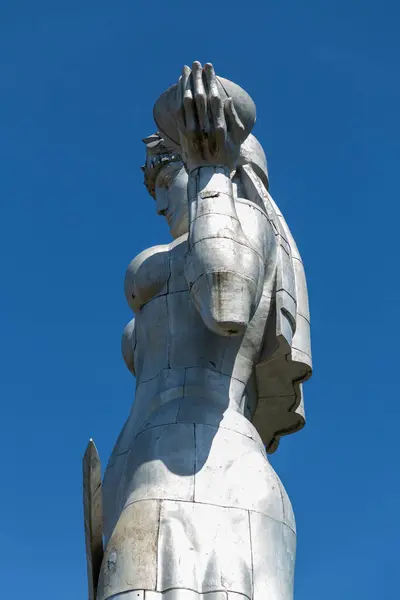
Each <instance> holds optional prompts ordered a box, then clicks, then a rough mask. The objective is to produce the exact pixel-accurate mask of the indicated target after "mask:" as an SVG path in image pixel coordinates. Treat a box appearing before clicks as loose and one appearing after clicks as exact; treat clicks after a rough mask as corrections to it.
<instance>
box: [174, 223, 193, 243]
mask: <svg viewBox="0 0 400 600" xmlns="http://www.w3.org/2000/svg"><path fill="white" fill-rule="evenodd" d="M169 231H170V233H171V235H172V237H173V238H174V240H176V239H177V238H179V237H181V236H182V235H185V234H187V233H188V232H189V224H188V223H172V225H171V226H170V228H169Z"/></svg>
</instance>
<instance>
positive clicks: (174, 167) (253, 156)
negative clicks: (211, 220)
mask: <svg viewBox="0 0 400 600" xmlns="http://www.w3.org/2000/svg"><path fill="white" fill-rule="evenodd" d="M143 142H144V143H145V144H146V164H145V165H144V166H143V167H142V170H143V172H144V183H145V185H146V187H147V190H148V192H149V194H150V195H151V196H152V197H153V198H154V199H155V201H156V207H157V213H158V214H159V215H162V216H163V217H165V219H166V221H167V223H168V226H169V230H170V232H171V235H172V237H173V238H175V239H176V238H178V237H179V236H181V235H183V234H185V233H187V232H188V229H189V218H188V199H187V184H188V174H187V172H186V170H185V166H184V163H183V160H182V156H181V155H180V154H179V153H178V152H177V151H176V150H175V149H172V148H171V147H170V146H169V145H167V144H166V143H165V141H164V139H163V138H162V137H161V135H160V134H159V133H155V134H153V135H151V136H149V137H147V138H145V139H144V140H143ZM246 164H248V165H250V166H251V167H252V168H253V170H254V171H255V173H256V174H257V175H258V176H259V177H260V178H261V181H262V182H263V184H264V185H265V187H266V188H267V189H268V170H267V161H266V158H265V154H264V151H263V149H262V146H261V144H260V143H259V142H258V140H257V139H256V138H255V137H254V136H253V135H251V134H250V135H249V136H248V137H247V138H246V140H245V141H244V142H243V144H242V146H241V149H240V157H239V160H238V165H237V166H238V167H240V166H242V165H246ZM232 176H233V174H232Z"/></svg>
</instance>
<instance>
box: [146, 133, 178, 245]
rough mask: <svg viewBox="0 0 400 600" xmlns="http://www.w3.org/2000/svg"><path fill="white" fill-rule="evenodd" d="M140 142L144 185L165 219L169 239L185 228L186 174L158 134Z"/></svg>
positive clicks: (175, 154) (172, 151) (174, 153)
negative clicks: (143, 151) (142, 154)
mask: <svg viewBox="0 0 400 600" xmlns="http://www.w3.org/2000/svg"><path fill="white" fill-rule="evenodd" d="M143 142H144V143H145V144H146V164H145V165H144V167H142V169H143V172H144V183H145V185H146V187H147V190H148V192H149V194H150V195H151V196H152V197H153V198H154V199H155V201H156V207H157V213H158V214H159V215H162V216H163V217H165V219H166V221H167V223H168V226H169V230H170V232H171V235H172V237H174V238H178V237H179V236H181V235H183V234H184V233H187V232H188V228H189V219H188V202H187V184H188V174H187V172H186V170H185V166H184V164H183V161H182V157H181V155H180V154H178V153H177V152H176V151H174V150H172V149H171V148H169V147H168V146H167V145H166V144H165V142H164V140H163V138H162V137H161V136H160V134H158V133H155V134H154V135H151V136H150V137H148V138H145V139H144V140H143Z"/></svg>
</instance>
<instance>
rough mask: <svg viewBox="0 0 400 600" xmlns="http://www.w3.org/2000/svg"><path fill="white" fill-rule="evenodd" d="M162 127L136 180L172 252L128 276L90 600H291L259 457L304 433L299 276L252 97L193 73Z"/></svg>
mask: <svg viewBox="0 0 400 600" xmlns="http://www.w3.org/2000/svg"><path fill="white" fill-rule="evenodd" d="M154 117H155V121H156V124H157V128H158V131H157V133H155V134H153V135H151V136H149V137H148V138H146V139H145V140H144V142H145V144H146V164H145V166H144V167H143V170H144V178H145V184H146V187H147V190H148V192H149V193H150V195H151V196H152V197H153V198H154V200H155V207H156V211H157V213H158V214H159V215H161V216H163V217H165V219H166V221H167V223H168V226H169V229H170V232H171V235H172V238H173V241H172V242H171V243H170V244H167V245H160V246H155V247H153V248H150V249H148V250H144V251H143V252H142V253H141V254H139V255H138V256H137V257H136V258H135V259H134V260H133V261H132V262H131V264H130V265H129V267H128V270H127V273H126V278H125V294H126V299H127V301H128V304H129V306H130V307H131V309H132V311H133V312H134V314H135V318H134V319H132V321H131V322H130V323H129V324H128V325H127V326H126V328H125V331H124V334H123V341H122V351H123V356H124V359H125V362H126V365H127V367H128V369H129V370H130V371H131V372H132V373H133V374H134V375H135V377H136V394H135V401H134V403H133V406H132V410H131V413H130V415H129V417H128V419H127V421H126V423H125V426H124V428H123V430H122V432H121V434H120V436H119V438H118V440H117V443H116V445H115V448H114V450H113V453H112V456H111V458H110V460H109V463H108V466H107V469H106V472H105V475H104V481H103V483H102V498H103V515H104V526H103V536H104V556H103V555H102V550H101V553H100V557H99V544H101V536H99V522H100V521H99V520H100V519H101V510H100V508H99V498H98V489H99V486H100V479H99V477H100V476H99V467H98V459H97V457H96V454H95V452H94V450H93V445H92V446H91V447H90V448H89V449H88V453H87V456H86V463H85V464H86V471H85V472H86V475H85V477H86V486H85V490H86V492H85V493H86V503H85V518H86V531H87V548H88V568H89V579H91V581H90V582H89V588H90V590H91V591H90V597H91V598H95V597H96V600H111V599H112V600H133V598H135V599H138V600H139V599H144V600H156V599H160V600H223V599H224V600H240V599H243V600H245V599H246V600H290V599H292V598H293V576H294V560H295V544H296V533H295V521H294V516H293V512H292V507H291V504H290V500H289V498H288V496H287V494H286V491H285V489H284V487H283V485H282V483H281V481H280V480H279V478H278V476H277V475H276V473H275V472H274V470H273V469H272V467H271V465H270V463H269V461H268V458H267V453H271V452H274V451H275V450H276V449H277V447H278V444H279V440H280V437H281V436H282V435H286V434H289V433H292V432H295V431H297V430H299V429H300V428H301V427H302V426H303V425H304V410H303V400H302V382H303V381H305V380H306V379H308V378H309V377H310V375H311V351H310V337H309V313H308V300H307V288H306V282H305V275H304V268H303V264H302V261H301V258H300V255H299V253H298V250H297V248H296V245H295V242H294V240H293V238H292V236H291V234H290V231H289V229H288V227H287V225H286V222H285V220H284V218H283V216H282V214H281V213H280V211H279V209H278V207H277V206H276V204H275V203H274V201H273V200H272V198H271V196H270V194H269V192H268V172H267V164H266V158H265V155H264V152H263V150H262V147H261V145H260V144H259V142H258V141H257V140H256V138H255V137H254V136H253V135H252V134H251V129H252V127H253V125H254V122H255V106H254V103H253V101H252V100H251V98H250V97H249V96H248V94H247V93H246V92H245V91H244V90H242V89H241V88H239V87H238V86H236V85H235V84H233V83H232V82H230V81H227V80H225V79H222V78H220V77H217V76H216V75H215V72H214V69H213V67H212V65H210V64H206V65H205V66H204V68H203V67H202V66H201V65H200V63H198V62H195V63H194V64H193V65H192V69H189V68H188V67H185V68H184V69H183V73H182V76H181V78H180V80H179V82H178V84H177V85H175V86H173V87H172V88H170V89H169V90H167V92H165V93H164V94H163V95H162V96H161V97H160V98H159V100H158V101H157V102H156V104H155V107H154ZM90 461H92V462H90ZM88 465H89V466H88ZM88 469H89V470H88ZM96 482H97V483H96ZM88 490H89V491H88ZM96 494H97V495H96ZM99 540H100V541H99Z"/></svg>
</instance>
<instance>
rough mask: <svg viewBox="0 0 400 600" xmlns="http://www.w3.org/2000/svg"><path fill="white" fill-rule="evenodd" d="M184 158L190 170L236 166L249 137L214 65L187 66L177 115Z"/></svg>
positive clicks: (178, 97) (182, 77)
mask: <svg viewBox="0 0 400 600" xmlns="http://www.w3.org/2000/svg"><path fill="white" fill-rule="evenodd" d="M175 118H176V121H177V124H178V131H179V137H180V142H181V146H182V151H183V158H184V161H185V164H186V168H187V170H188V171H189V172H190V171H192V170H193V169H196V168H197V167H201V166H206V165H212V166H223V167H227V168H229V169H233V168H234V166H235V162H236V160H237V158H238V157H239V153H240V144H241V143H242V142H243V140H244V138H245V137H246V133H245V128H244V126H243V123H242V122H241V121H240V119H239V117H238V115H237V113H236V110H235V107H234V105H233V100H232V98H226V97H225V98H223V97H222V96H221V93H220V88H219V86H218V84H217V78H216V75H215V71H214V68H213V66H212V65H211V64H206V65H205V66H204V69H203V68H202V66H201V64H200V63H199V62H194V63H193V65H192V69H189V67H186V66H185V67H184V68H183V72H182V76H181V78H180V79H179V83H178V86H177V92H176V114H175Z"/></svg>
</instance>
